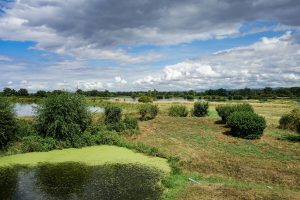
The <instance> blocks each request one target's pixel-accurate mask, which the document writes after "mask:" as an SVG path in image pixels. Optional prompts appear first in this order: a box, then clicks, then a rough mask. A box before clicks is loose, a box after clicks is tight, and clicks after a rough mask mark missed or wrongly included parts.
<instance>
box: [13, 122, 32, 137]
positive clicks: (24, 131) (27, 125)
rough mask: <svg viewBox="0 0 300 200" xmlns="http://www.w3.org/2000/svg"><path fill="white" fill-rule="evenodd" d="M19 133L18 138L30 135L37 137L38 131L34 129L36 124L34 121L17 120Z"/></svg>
mask: <svg viewBox="0 0 300 200" xmlns="http://www.w3.org/2000/svg"><path fill="white" fill-rule="evenodd" d="M17 125H18V131H17V138H19V139H20V138H22V137H26V136H29V135H35V134H36V131H35V129H34V124H33V122H32V121H29V120H24V119H17Z"/></svg>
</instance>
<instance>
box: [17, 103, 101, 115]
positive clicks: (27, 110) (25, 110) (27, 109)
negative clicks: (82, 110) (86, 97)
mask: <svg viewBox="0 0 300 200" xmlns="http://www.w3.org/2000/svg"><path fill="white" fill-rule="evenodd" d="M37 107H38V105H37V104H34V103H30V104H24V103H16V104H15V111H16V114H17V116H19V117H32V116H34V115H35V113H36V109H37ZM88 109H89V111H90V112H92V113H103V112H104V108H101V107H97V106H89V108H88Z"/></svg>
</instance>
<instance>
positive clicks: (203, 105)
mask: <svg viewBox="0 0 300 200" xmlns="http://www.w3.org/2000/svg"><path fill="white" fill-rule="evenodd" d="M208 107H209V105H208V102H195V103H194V109H193V110H192V111H191V115H192V116H195V117H204V116H206V115H208ZM188 114H189V110H188V108H187V107H186V106H184V105H172V106H171V107H170V108H169V112H168V115H169V116H171V117H187V116H188Z"/></svg>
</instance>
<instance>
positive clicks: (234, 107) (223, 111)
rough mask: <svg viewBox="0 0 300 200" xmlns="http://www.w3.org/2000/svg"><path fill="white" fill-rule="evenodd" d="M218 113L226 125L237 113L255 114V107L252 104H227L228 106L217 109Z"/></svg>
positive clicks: (220, 106)
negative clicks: (234, 113)
mask: <svg viewBox="0 0 300 200" xmlns="http://www.w3.org/2000/svg"><path fill="white" fill-rule="evenodd" d="M216 111H217V112H218V115H219V116H220V117H221V118H222V121H223V122H224V123H226V122H227V119H228V117H229V116H230V114H232V113H233V112H237V111H249V112H254V110H253V107H252V106H251V105H250V104H246V103H243V104H227V105H219V106H217V107H216Z"/></svg>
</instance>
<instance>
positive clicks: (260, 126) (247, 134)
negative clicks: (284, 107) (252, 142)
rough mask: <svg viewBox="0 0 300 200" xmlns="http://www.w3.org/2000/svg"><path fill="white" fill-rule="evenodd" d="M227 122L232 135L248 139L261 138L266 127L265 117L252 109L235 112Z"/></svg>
mask: <svg viewBox="0 0 300 200" xmlns="http://www.w3.org/2000/svg"><path fill="white" fill-rule="evenodd" d="M227 124H228V126H229V127H230V128H231V134H232V135H234V136H237V137H242V138H246V139H256V138H260V137H261V135H262V134H263V131H264V129H265V128H266V121H265V119H264V117H262V116H259V115H258V114H256V113H254V112H251V111H238V112H233V113H232V114H231V115H230V116H229V118H228V121H227Z"/></svg>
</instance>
